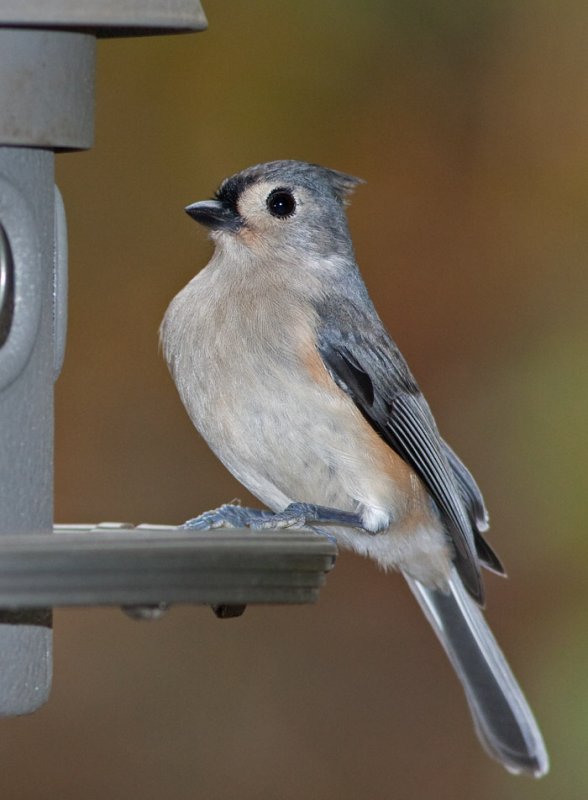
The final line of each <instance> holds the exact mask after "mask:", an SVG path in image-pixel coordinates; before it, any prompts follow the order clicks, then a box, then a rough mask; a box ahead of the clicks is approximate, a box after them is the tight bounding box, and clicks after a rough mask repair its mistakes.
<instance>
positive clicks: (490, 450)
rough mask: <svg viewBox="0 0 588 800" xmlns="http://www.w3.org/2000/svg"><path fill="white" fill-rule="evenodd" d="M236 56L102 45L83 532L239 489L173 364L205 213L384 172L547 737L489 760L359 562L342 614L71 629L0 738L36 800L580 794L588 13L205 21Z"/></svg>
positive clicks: (401, 590)
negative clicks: (175, 320)
mask: <svg viewBox="0 0 588 800" xmlns="http://www.w3.org/2000/svg"><path fill="white" fill-rule="evenodd" d="M205 10H206V12H207V15H208V18H209V25H210V28H209V30H208V32H206V33H201V34H197V35H193V36H178V37H163V38H153V39H150V38H146V39H141V40H117V41H104V42H101V43H100V45H99V50H98V53H99V55H98V100H97V136H96V145H95V148H94V149H93V150H92V151H91V152H88V153H80V154H67V155H63V156H60V157H59V158H58V182H59V185H60V187H61V190H62V192H63V195H64V198H65V202H66V207H67V209H68V215H69V226H70V265H71V276H70V281H71V293H70V324H69V339H68V350H67V356H66V362H65V367H64V370H63V373H62V376H61V378H60V379H59V382H58V384H57V403H56V406H57V430H56V456H57V466H56V470H57V474H56V517H57V519H58V520H59V521H62V522H80V521H100V520H105V519H113V520H124V521H132V522H141V521H148V522H170V523H177V522H180V521H182V520H184V519H186V518H188V517H190V516H194V515H195V514H197V513H199V512H200V511H202V510H204V509H207V508H211V507H214V506H217V505H219V504H220V503H222V502H225V501H229V500H231V499H232V498H233V497H236V496H238V497H241V499H242V500H243V501H244V502H253V499H252V498H250V497H249V496H248V495H247V493H246V492H245V491H244V490H242V489H241V488H240V487H239V485H238V484H237V483H236V481H235V480H234V479H233V478H232V477H231V476H230V475H228V474H227V473H226V471H225V470H224V468H223V467H222V466H221V465H220V464H219V463H217V461H216V460H215V459H214V457H213V456H212V455H211V454H210V452H209V451H208V449H207V447H206V446H205V444H204V443H203V442H202V441H201V440H200V438H199V437H198V436H197V434H196V433H195V432H194V431H193V429H192V428H191V425H190V423H189V421H188V418H187V416H186V414H185V412H184V410H183V408H182V407H181V405H180V402H179V400H178V398H177V395H176V391H175V388H174V386H173V384H172V382H171V380H170V378H169V376H168V374H167V370H166V368H165V366H164V364H163V361H162V359H161V357H160V355H159V353H158V343H157V329H158V325H159V322H160V320H161V317H162V315H163V313H164V311H165V308H166V306H167V304H168V303H169V301H170V300H171V298H172V297H173V296H174V294H175V293H176V292H177V291H178V290H179V289H180V288H181V287H182V286H183V285H184V284H185V283H186V282H187V281H188V280H189V278H190V277H192V275H193V274H194V273H195V272H196V271H197V270H199V269H200V268H201V267H202V266H203V265H204V264H205V263H206V261H207V259H208V257H209V255H210V252H211V245H210V243H209V242H208V241H207V239H206V236H205V233H204V232H203V230H202V229H200V228H199V227H198V226H197V225H195V224H194V223H193V222H192V221H190V220H189V219H188V217H187V216H186V215H185V214H184V212H183V207H184V206H185V205H186V204H187V203H189V202H192V201H195V200H200V199H203V198H206V197H208V196H210V195H211V193H212V192H213V190H214V189H215V188H216V186H217V185H218V183H219V182H220V180H221V179H222V178H223V177H224V176H226V175H228V174H230V173H232V172H235V171H237V170H240V169H242V168H244V167H246V166H249V165H251V164H254V163H256V162H259V161H266V160H270V159H275V158H300V159H306V160H310V161H315V162H319V163H322V164H325V165H328V166H331V167H335V168H337V169H341V170H344V171H347V172H351V173H353V174H356V175H359V176H361V177H363V178H365V179H366V181H367V183H366V185H365V186H362V187H360V189H359V190H358V191H357V193H356V195H355V197H354V200H353V204H352V206H351V207H350V210H349V217H350V224H351V230H352V234H353V237H354V241H355V245H356V251H357V256H358V260H359V263H360V264H361V265H362V269H363V273H364V276H365V279H366V282H367V284H368V286H369V289H370V291H371V293H372V296H373V298H374V301H375V303H376V305H377V307H378V309H379V311H380V313H381V316H382V317H383V319H384V320H385V322H386V324H387V325H388V327H389V328H390V330H391V331H392V333H393V335H394V338H395V339H396V341H397V342H398V343H399V345H400V347H401V348H402V350H403V352H404V354H405V355H406V357H407V358H408V361H409V363H410V364H411V366H412V368H413V371H414V372H415V374H416V376H417V379H418V380H419V381H420V383H421V386H422V387H423V389H424V391H425V393H426V394H427V396H428V399H429V401H430V403H431V405H432V406H433V409H434V411H435V413H436V416H437V420H438V423H439V426H440V428H441V430H442V432H443V434H444V435H445V437H446V438H447V439H448V440H449V441H450V442H451V443H452V445H453V446H454V447H455V449H456V450H457V451H458V452H459V453H460V454H461V456H462V458H463V459H464V460H465V461H466V463H467V464H468V465H469V466H470V468H471V469H472V471H473V472H474V473H475V475H476V477H477V479H478V481H479V483H480V485H481V486H482V487H483V489H484V493H485V497H486V500H487V503H488V505H489V508H490V512H491V519H492V531H491V539H490V540H491V542H492V544H493V546H495V547H496V549H497V550H498V552H499V553H500V555H501V557H502V559H503V560H504V562H505V563H506V565H507V569H508V572H509V576H510V579H509V580H508V581H504V580H501V579H499V578H497V577H494V576H492V575H488V576H487V581H486V584H487V592H488V604H487V615H488V618H489V620H490V622H491V624H492V626H493V629H494V631H495V633H496V635H497V638H498V639H499V641H500V642H501V644H502V646H503V648H504V650H505V652H506V653H507V655H508V658H509V660H510V662H511V664H512V666H513V668H514V670H515V672H516V673H517V675H518V676H519V678H520V680H521V683H522V684H523V686H524V687H525V691H526V693H527V695H528V698H529V700H530V701H531V704H532V706H533V708H534V709H535V711H536V714H537V717H538V719H539V721H540V723H541V725H542V728H543V731H544V734H545V738H546V741H547V745H548V748H549V750H550V754H551V757H552V772H551V774H550V775H549V776H548V777H547V778H545V779H544V780H543V781H541V782H534V781H531V780H528V779H524V778H514V777H511V776H509V775H508V774H507V773H506V772H504V771H503V770H502V768H501V767H499V766H498V765H496V764H495V763H494V762H492V761H490V760H489V759H488V758H487V757H486V756H485V754H484V752H483V751H482V749H481V747H480V746H479V744H478V741H477V739H476V737H475V734H474V732H473V730H472V724H471V722H470V717H469V713H468V711H467V707H466V703H465V700H464V697H463V695H462V691H461V688H460V687H459V685H458V683H457V681H456V679H455V677H454V675H453V673H452V671H451V670H450V668H449V666H448V664H447V663H446V660H445V657H444V655H443V653H442V652H441V649H440V647H439V646H438V644H437V642H436V640H435V639H434V637H433V635H432V633H431V632H430V630H429V628H428V625H427V624H426V622H425V621H424V619H423V618H422V617H421V615H420V612H419V611H418V609H417V607H416V605H415V603H414V602H413V599H412V597H411V596H410V595H409V592H408V591H407V588H406V587H405V585H404V582H403V581H402V580H401V579H400V578H399V577H397V576H393V575H392V576H385V575H382V574H380V573H379V572H378V571H377V569H376V568H375V567H374V566H373V565H372V564H371V563H367V562H365V561H363V560H361V559H360V558H358V557H355V556H351V555H348V554H344V555H342V556H341V557H340V558H339V560H338V563H337V566H336V569H335V570H334V572H333V573H332V574H331V575H330V577H329V580H328V582H327V586H326V587H325V589H324V590H323V591H322V594H321V598H320V602H319V603H318V605H316V606H314V607H300V608H296V607H291V608H275V607H272V608H261V607H251V608H249V609H248V610H247V612H246V614H245V616H244V617H242V618H240V619H236V620H226V621H219V620H217V619H215V618H214V616H213V615H212V612H211V611H210V610H208V609H206V608H178V609H173V610H172V611H171V612H170V613H169V614H168V615H167V616H166V617H165V618H164V619H162V620H161V621H160V622H157V623H151V624H139V623H136V622H133V621H131V620H129V619H127V618H126V617H125V616H123V615H122V613H120V612H118V611H117V610H92V611H88V610H80V611H58V612H57V613H56V615H55V639H56V643H55V649H56V656H55V682H54V689H53V694H52V698H51V701H50V703H49V705H48V706H47V707H45V708H44V709H43V710H42V711H40V712H39V713H37V714H35V715H33V716H31V717H25V718H20V719H11V720H3V721H2V722H1V723H0V755H1V758H2V764H3V767H2V777H1V778H0V786H1V788H2V791H3V796H4V797H6V798H11V800H21V799H22V800H33V799H34V800H38V799H40V798H43V800H45V799H47V800H52V799H53V798H60V800H70V799H71V800H79V798H84V800H94V798H96V800H98V798H100V800H103V798H109V800H119V798H121V799H122V798H125V800H127V799H128V798H133V797H137V798H145V800H151V799H153V800H159V799H160V798H166V799H167V798H174V800H188V799H190V800H194V799H196V800H200V799H201V798H202V799H203V800H229V799H231V800H232V798H239V800H275V799H276V798H279V800H293V799H294V798H296V799H297V800H298V798H301V797H307V798H312V799H314V798H320V800H331V798H332V799H333V800H335V799H336V800H356V799H357V798H366V800H372V798H373V800H380V798H381V799H382V800H383V799H384V798H390V797H395V798H402V799H403V800H404V799H405V798H406V799H407V800H413V798H422V797H435V798H440V799H444V798H454V799H456V800H457V799H459V798H471V797H476V798H478V800H490V798H492V799H494V798H497V797H499V798H503V799H504V800H508V799H509V798H517V800H519V799H522V800H525V799H526V798H537V799H542V798H543V799H546V798H553V797H561V798H582V797H584V796H585V791H586V786H587V785H588V762H587V759H586V757H585V750H586V743H587V736H588V637H587V635H586V609H587V602H588V601H587V598H586V585H587V580H586V568H585V561H586V557H587V555H588V543H587V536H586V534H587V531H588V519H587V511H586V508H587V503H586V497H587V492H586V478H585V474H586V470H585V461H586V451H587V449H588V423H587V421H586V397H587V395H588V371H587V347H586V342H587V338H588V319H587V314H586V305H587V299H588V273H587V270H586V266H585V261H586V252H587V251H588V46H587V45H588V6H587V5H586V4H585V3H581V2H563V3H557V4H555V3H550V2H544V0H504V2H489V0H488V1H486V2H484V1H483V0H480V1H479V2H473V3H472V2H470V1H469V0H467V1H466V0H454V2H451V3H438V2H434V1H433V0H396V2H394V3H391V4H389V3H384V2H375V0H364V2H362V3H358V2H355V3H351V2H342V1H341V0H339V2H334V0H324V2H321V3H316V2H312V1H311V0H300V1H299V2H297V3H282V4H277V3H275V2H271V1H270V0H251V2H243V3H238V4H237V3H222V2H219V0H207V2H205Z"/></svg>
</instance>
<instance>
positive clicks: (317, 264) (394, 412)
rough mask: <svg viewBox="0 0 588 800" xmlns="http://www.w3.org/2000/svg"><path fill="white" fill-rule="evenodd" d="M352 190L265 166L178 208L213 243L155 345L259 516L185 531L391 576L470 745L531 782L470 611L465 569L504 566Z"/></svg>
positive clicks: (526, 753) (537, 762) (471, 580)
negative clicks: (308, 546) (337, 560)
mask: <svg viewBox="0 0 588 800" xmlns="http://www.w3.org/2000/svg"><path fill="white" fill-rule="evenodd" d="M360 182H361V181H359V180H358V179H356V178H353V177H351V176H349V175H345V174H343V173H341V172H337V171H335V170H331V169H325V168H324V167H320V166H317V165H314V164H307V163H303V162H298V161H274V162H270V163H267V164H260V165H258V166H255V167H251V168H250V169H247V170H244V171H243V172H240V173H238V174H237V175H234V176H232V177H230V178H227V179H226V180H225V181H224V182H223V183H222V184H221V186H220V188H219V190H218V191H217V193H216V195H215V198H214V199H213V200H206V201H203V202H199V203H194V204H193V205H190V206H188V207H187V208H186V211H187V213H188V214H189V215H190V216H191V217H192V218H193V219H195V220H196V221H197V222H200V223H201V224H202V225H204V226H205V227H207V228H208V229H209V230H210V233H211V236H212V239H213V240H214V243H215V246H216V247H215V252H214V255H213V257H212V259H211V261H210V263H209V264H208V266H207V267H206V268H205V269H203V270H202V271H201V272H200V273H199V274H198V275H197V276H196V277H195V278H193V279H192V280H191V281H190V283H189V284H188V285H187V286H186V287H185V288H184V289H183V290H182V291H181V292H180V293H179V294H178V295H177V296H176V297H175V298H174V300H173V301H172V302H171V304H170V306H169V308H168V310H167V312H166V314H165V318H164V320H163V323H162V327H161V341H162V345H163V351H164V354H165V358H166V360H167V363H168V365H169V368H170V370H171V374H172V376H173V378H174V381H175V383H176V385H177V388H178V391H179V393H180V396H181V399H182V401H183V403H184V405H185V407H186V409H187V411H188V413H189V415H190V417H191V419H192V421H193V423H194V425H195V426H196V428H197V429H198V430H199V431H200V433H201V434H202V436H203V437H204V438H205V439H206V441H207V442H208V444H209V445H210V447H211V448H212V450H213V451H214V452H215V453H216V455H217V456H218V457H219V459H220V460H221V461H222V462H223V464H225V466H226V467H227V468H228V469H229V470H230V471H231V472H232V473H233V474H234V475H235V477H237V478H238V480H239V481H241V483H243V484H244V485H245V486H246V487H247V488H248V489H249V490H250V491H251V492H252V493H253V494H254V495H256V496H257V497H259V499H260V500H262V502H264V503H265V504H266V505H267V506H268V507H269V508H270V509H271V511H262V510H257V509H249V508H242V507H240V506H231V505H226V506H221V508H219V509H216V510H215V511H209V512H206V513H205V514H202V515H201V516H200V517H197V518H195V519H194V520H190V521H189V522H188V523H186V524H187V525H188V527H192V528H196V529H205V528H216V527H221V526H251V527H288V526H291V525H309V526H318V527H319V529H321V530H325V529H328V531H329V533H331V534H332V535H334V536H335V538H336V540H337V542H338V543H339V544H340V545H341V546H342V547H346V548H349V549H352V550H355V551H356V552H358V553H361V554H362V555H367V556H369V557H371V558H373V559H374V560H375V561H376V562H377V563H378V564H380V566H382V567H383V568H384V569H391V568H394V569H398V570H400V571H401V572H402V574H403V575H404V577H405V578H406V580H407V581H408V584H409V586H410V588H411V589H412V591H413V593H414V594H415V596H416V598H417V600H418V601H419V603H420V605H421V607H422V609H423V611H424V613H425V615H426V617H427V619H428V620H429V622H430V623H431V625H432V626H433V628H434V630H435V632H436V634H437V636H438V637H439V639H440V640H441V643H442V644H443V647H444V648H445V650H446V652H447V655H448V656H449V659H450V661H451V663H452V665H453V667H454V668H455V670H456V672H457V675H458V677H459V678H460V680H461V682H462V684H463V687H464V690H465V693H466V697H467V700H468V703H469V705H470V709H471V712H472V715H473V718H474V723H475V726H476V730H477V732H478V735H479V737H480V739H481V741H482V743H483V745H484V746H485V748H486V750H487V751H488V752H489V754H490V755H491V756H493V757H494V758H496V759H498V760H499V761H500V762H502V764H503V765H504V766H505V767H506V768H507V769H508V770H510V771H511V772H515V773H520V772H525V773H528V774H531V775H534V776H535V777H540V776H541V775H544V774H545V773H546V772H547V770H548V756H547V753H546V751H545V746H544V744H543V740H542V737H541V733H540V731H539V729H538V727H537V724H536V722H535V720H534V718H533V714H532V712H531V710H530V708H529V707H528V705H527V702H526V700H525V698H524V696H523V694H522V692H521V690H520V688H519V686H518V684H517V682H516V680H515V678H514V676H513V675H512V673H511V671H510V669H509V667H508V665H507V663H506V661H505V659H504V656H503V655H502V653H501V651H500V649H499V647H498V645H497V644H496V641H495V640H494V637H493V635H492V633H491V632H490V630H489V628H488V626H487V624H486V622H485V620H484V617H483V616H482V613H481V612H480V610H479V608H478V605H482V604H483V601H484V590H483V586H482V579H481V575H480V567H481V566H484V567H487V568H488V569H490V570H493V571H494V572H497V573H500V574H503V573H504V570H503V568H502V565H501V563H500V561H499V559H498V557H497V556H496V554H495V553H494V552H493V550H492V549H491V548H490V545H488V543H487V542H486V541H485V539H484V538H483V533H484V532H485V531H486V530H487V528H488V515H487V512H486V509H485V506H484V501H483V499H482V495H481V493H480V490H479V489H478V486H477V485H476V482H475V481H474V479H473V477H472V476H471V474H470V472H469V471H468V470H467V469H466V467H465V466H464V465H463V464H462V463H461V461H460V460H459V458H458V457H457V455H456V454H455V453H454V452H453V451H452V450H451V448H450V447H449V446H448V445H447V444H446V443H445V442H444V441H443V439H442V438H441V436H440V435H439V432H438V430H437V426H436V425H435V421H434V419H433V417H432V414H431V411H430V409H429V406H428V405H427V402H426V400H425V398H424V397H423V395H422V394H421V392H420V390H419V388H418V386H417V384H416V381H415V379H414V378H413V376H412V374H411V372H410V370H409V368H408V366H407V364H406V362H405V360H404V358H403V357H402V355H401V354H400V352H399V350H398V348H397V347H396V345H395V344H394V342H393V341H392V339H391V338H390V336H389V335H388V333H387V332H386V330H385V328H384V326H383V324H382V322H381V320H380V318H379V317H378V315H377V313H376V310H375V308H374V306H373V304H372V302H371V300H370V298H369V296H368V293H367V289H366V287H365V285H364V283H363V281H362V278H361V276H360V273H359V270H358V267H357V264H356V262H355V257H354V253H353V248H352V244H351V239H350V236H349V231H348V228H347V221H346V217H345V212H344V205H345V201H346V198H347V196H348V195H349V194H350V192H351V191H352V190H353V189H354V188H355V187H356V185H357V184H358V183H360Z"/></svg>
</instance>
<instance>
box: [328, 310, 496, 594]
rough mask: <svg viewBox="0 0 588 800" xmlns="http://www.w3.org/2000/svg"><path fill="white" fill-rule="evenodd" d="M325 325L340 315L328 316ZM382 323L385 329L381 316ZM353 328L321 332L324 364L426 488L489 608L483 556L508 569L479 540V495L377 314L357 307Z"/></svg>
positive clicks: (467, 578) (470, 586) (469, 581)
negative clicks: (442, 437)
mask: <svg viewBox="0 0 588 800" xmlns="http://www.w3.org/2000/svg"><path fill="white" fill-rule="evenodd" d="M358 315H361V316H362V317H363V319H361V318H360V319H358ZM337 316H338V321H339V323H341V321H342V320H343V322H344V323H345V321H346V319H345V317H346V315H345V314H344V315H343V316H342V315H341V309H339V313H338V315H337ZM320 318H321V319H326V320H329V319H333V316H332V315H330V314H328V313H327V314H324V315H323V314H321V315H320ZM376 321H377V322H378V323H379V320H378V319H377V317H376ZM349 322H353V327H351V324H349V325H345V324H343V325H341V324H339V325H338V326H335V325H332V324H329V323H325V324H324V325H322V326H321V328H320V329H319V331H318V350H319V352H320V355H321V357H322V359H323V362H324V364H325V366H326V368H327V370H328V371H329V373H330V375H331V377H332V378H333V380H334V381H335V382H336V383H337V385H338V386H339V387H340V388H341V389H342V390H343V391H345V392H346V393H347V394H348V395H349V396H350V397H351V398H352V400H353V401H354V403H355V404H356V405H357V407H358V409H359V410H360V411H361V413H362V414H363V416H364V417H365V419H366V420H367V421H368V422H369V423H370V425H371V426H372V427H373V428H374V429H375V430H376V431H377V433H378V434H379V435H380V436H381V437H382V439H383V440H384V441H385V442H386V443H387V444H388V445H390V447H392V448H393V449H394V450H395V451H396V452H397V453H398V454H399V455H400V456H401V457H402V458H403V459H404V460H405V461H406V462H407V463H408V464H410V465H411V466H412V468H413V469H414V470H415V472H416V473H417V474H418V475H419V477H420V478H421V479H422V481H423V482H424V484H425V486H426V488H427V490H428V491H429V493H430V494H431V496H432V498H433V500H434V501H435V503H436V505H437V507H438V509H439V512H440V514H441V517H442V519H443V522H444V524H445V526H446V529H447V532H448V534H449V536H450V539H451V542H452V544H453V548H454V562H455V566H456V568H457V571H458V573H459V575H460V577H461V579H462V581H463V583H464V585H465V587H466V588H467V590H468V592H469V593H470V594H471V596H472V597H473V598H474V599H475V600H476V601H477V602H478V603H480V604H482V603H483V601H484V590H483V586H482V580H481V576H480V567H479V557H481V560H482V561H484V562H487V561H489V562H490V563H488V566H490V567H491V568H492V569H495V571H501V570H502V567H501V565H500V561H499V560H498V558H497V557H496V556H495V555H494V553H493V552H492V550H490V548H489V546H488V545H487V543H486V542H484V540H483V539H482V538H481V535H480V530H483V529H484V526H487V514H486V511H485V508H484V503H483V500H482V496H481V494H480V490H479V489H478V487H477V485H476V483H475V481H474V479H473V478H472V476H471V475H470V473H469V471H468V470H467V469H466V467H465V466H464V465H463V464H462V463H461V461H460V460H459V459H458V458H457V456H456V455H455V453H453V451H452V450H451V449H450V448H449V447H448V446H447V445H446V444H445V442H444V441H443V440H442V439H441V437H440V435H439V432H438V430H437V426H436V424H435V421H434V419H433V416H432V414H431V411H430V409H429V406H428V404H427V402H426V400H425V398H424V397H423V395H422V394H421V392H420V390H419V389H418V386H417V384H416V382H415V380H414V378H413V377H412V375H411V373H410V371H409V369H408V366H407V365H406V362H405V361H404V358H403V357H402V355H401V353H400V352H399V350H398V348H397V347H396V345H395V344H394V342H393V341H392V340H391V339H390V337H389V336H388V334H387V333H386V331H385V329H384V328H383V326H381V323H380V324H378V325H375V324H374V319H373V318H372V317H371V315H370V316H369V317H368V316H367V315H366V314H365V313H363V314H362V312H361V311H360V310H358V309H357V308H354V314H353V318H351V317H349ZM479 541H481V542H482V545H480V546H478V542H479ZM479 550H482V552H479ZM486 551H488V552H486ZM489 554H491V557H490V555H489Z"/></svg>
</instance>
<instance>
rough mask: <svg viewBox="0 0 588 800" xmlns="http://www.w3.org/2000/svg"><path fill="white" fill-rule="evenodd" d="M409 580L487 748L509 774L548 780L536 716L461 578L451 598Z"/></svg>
mask: <svg viewBox="0 0 588 800" xmlns="http://www.w3.org/2000/svg"><path fill="white" fill-rule="evenodd" d="M404 577H405V578H406V580H407V582H408V585H409V586H410V588H411V590H412V592H413V594H414V595H415V597H416V599H417V600H418V602H419V604H420V606H421V608H422V610H423V612H424V613H425V616H426V617H427V619H428V620H429V622H430V623H431V625H432V627H433V629H434V631H435V633H436V634H437V636H438V638H439V640H440V641H441V644H442V645H443V647H444V649H445V652H446V653H447V655H448V657H449V660H450V662H451V664H452V666H453V668H454V669H455V671H456V673H457V676H458V678H459V679H460V681H461V683H462V685H463V688H464V690H465V694H466V698H467V701H468V704H469V706H470V711H471V713H472V716H473V718H474V724H475V727H476V731H477V733H478V736H479V738H480V741H481V742H482V744H483V745H484V747H485V749H486V750H487V751H488V753H489V754H490V755H491V756H492V757H493V758H495V759H497V760H498V761H500V762H501V763H502V764H503V765H504V766H505V767H506V769H507V770H509V772H513V773H521V772H524V773H527V774H530V775H533V776H534V777H536V778H540V777H541V776H542V775H545V773H546V772H547V771H548V769H549V758H548V755H547V752H546V750H545V745H544V743H543V738H542V736H541V732H540V731H539V728H538V726H537V723H536V722H535V718H534V716H533V712H532V711H531V709H530V708H529V706H528V704H527V701H526V700H525V697H524V695H523V693H522V691H521V688H520V687H519V685H518V683H517V681H516V679H515V677H514V675H513V674H512V672H511V670H510V667H509V666H508V664H507V662H506V659H505V658H504V656H503V654H502V652H501V650H500V648H499V646H498V644H497V642H496V640H495V638H494V636H493V635H492V632H491V631H490V628H489V627H488V625H487V623H486V620H485V619H484V617H483V615H482V612H481V611H480V609H479V608H478V607H477V606H476V604H475V603H474V601H473V600H472V599H471V598H470V597H469V596H468V594H467V592H466V590H465V589H464V587H463V585H462V583H461V580H460V578H459V576H458V575H457V573H456V572H455V571H454V572H453V575H452V578H451V581H450V590H451V591H450V593H447V594H444V593H442V592H440V591H438V590H434V589H427V588H426V587H425V586H423V585H422V584H421V583H419V582H418V581H416V580H415V579H414V578H410V577H409V576H407V575H405V576H404Z"/></svg>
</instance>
